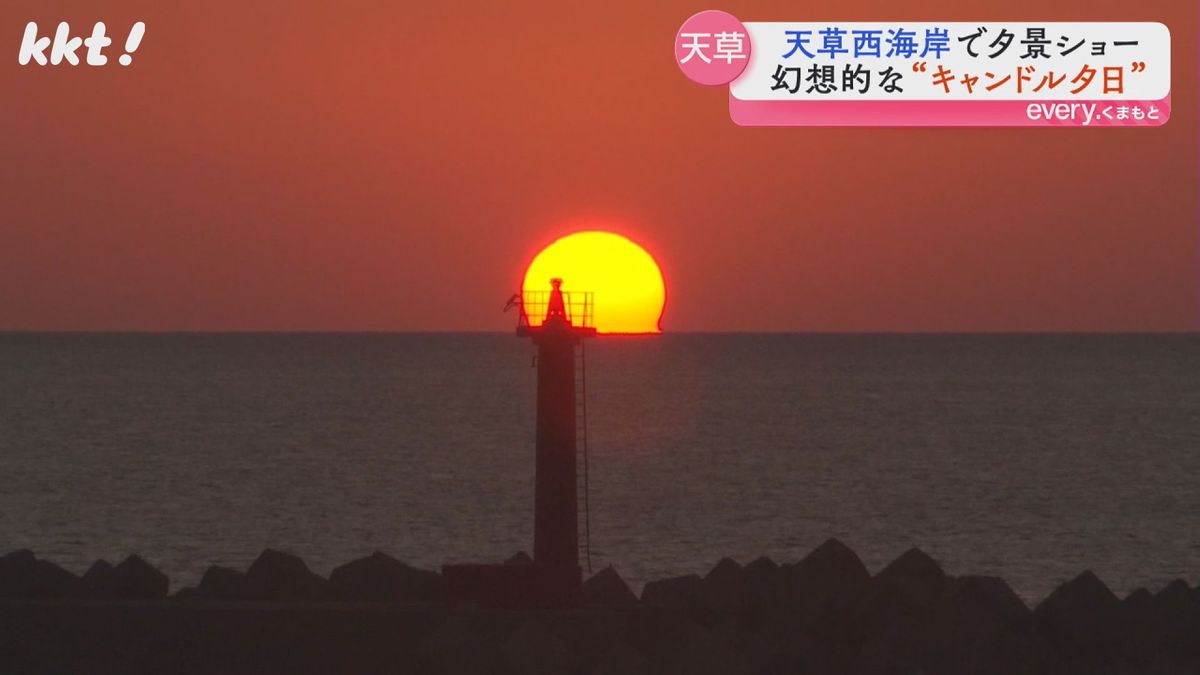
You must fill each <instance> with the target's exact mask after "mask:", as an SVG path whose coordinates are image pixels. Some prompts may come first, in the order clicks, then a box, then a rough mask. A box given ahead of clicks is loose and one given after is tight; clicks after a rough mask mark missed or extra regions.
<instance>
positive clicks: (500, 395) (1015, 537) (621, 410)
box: [0, 333, 1200, 604]
mask: <svg viewBox="0 0 1200 675" xmlns="http://www.w3.org/2000/svg"><path fill="white" fill-rule="evenodd" d="M584 360H585V365H584V368H585V372H586V397H587V449H588V487H589V489H588V505H589V514H588V515H589V518H588V521H589V525H590V527H589V529H590V536H589V540H590V542H589V543H590V547H589V548H590V564H591V566H592V567H593V569H599V568H600V567H602V566H605V565H613V566H614V567H615V568H616V569H617V571H618V572H619V573H620V574H621V575H622V576H623V577H624V578H625V579H626V580H627V581H628V582H629V583H630V585H631V586H633V588H634V589H635V591H636V590H637V589H638V588H639V587H640V586H641V585H642V584H643V583H644V582H646V581H648V580H652V579H657V578H663V577H667V576H674V575H683V574H689V573H698V574H704V573H706V572H707V571H708V570H709V569H711V568H712V566H713V565H715V564H716V562H717V561H718V560H719V559H721V558H723V557H731V558H733V559H734V560H737V561H739V562H741V563H749V562H751V561H752V560H754V559H755V558H757V557H759V556H764V555H765V556H769V557H770V558H771V559H773V560H775V561H776V562H779V563H784V562H794V561H796V560H799V559H800V558H802V557H803V556H804V555H806V554H807V553H808V552H809V551H811V550H812V549H813V548H815V547H816V546H818V545H819V544H821V543H822V542H823V541H824V540H825V539H827V538H829V537H837V538H838V539H841V540H842V541H843V542H845V543H846V544H847V545H849V546H850V547H851V548H853V549H854V550H855V551H857V552H858V554H859V555H860V556H861V557H862V559H863V561H864V562H865V563H866V565H867V567H868V569H870V570H871V571H872V572H875V571H878V570H880V569H881V568H883V567H884V566H885V565H887V563H888V562H890V561H891V560H893V559H895V558H896V557H897V556H899V555H900V554H901V553H903V552H904V551H905V550H907V549H909V548H911V547H918V548H920V549H922V550H923V551H925V552H926V553H928V554H929V555H931V556H932V557H933V558H934V559H936V560H937V561H939V562H940V563H941V565H942V566H943V568H944V569H945V570H946V572H947V573H950V574H988V575H998V576H1002V577H1004V578H1005V579H1006V580H1007V581H1008V582H1009V584H1010V585H1011V586H1012V587H1013V588H1014V589H1015V590H1016V591H1017V592H1018V594H1020V595H1021V596H1022V597H1023V598H1024V599H1025V600H1026V601H1027V602H1029V603H1030V604H1035V603H1036V602H1037V601H1039V600H1040V599H1041V598H1043V597H1044V596H1045V595H1046V594H1048V593H1049V592H1050V591H1051V590H1053V589H1054V588H1055V587H1056V586H1057V585H1059V584H1061V583H1062V582H1064V581H1067V580H1069V579H1071V578H1072V577H1074V576H1076V575H1077V574H1079V573H1080V572H1082V571H1084V570H1088V569H1090V570H1092V571H1094V572H1095V573H1096V574H1097V575H1099V576H1100V578H1101V579H1102V580H1103V581H1104V582H1105V583H1107V584H1108V585H1109V586H1110V587H1111V588H1112V589H1113V590H1114V591H1115V592H1117V593H1118V594H1119V595H1123V594H1125V593H1128V592H1129V591H1131V590H1133V589H1135V588H1137V587H1147V588H1149V589H1151V590H1157V589H1158V588H1161V587H1162V586H1164V585H1166V584H1167V583H1168V582H1170V581H1171V580H1173V579H1175V578H1183V579H1185V580H1187V581H1188V582H1189V583H1190V584H1195V583H1196V582H1197V581H1200V335H1186V334H1174V335H1172V334H1163V335H1125V334H1122V335H1078V334H1030V335H1023V334H996V335H941V334H939V335H909V334H881V335H865V334H853V335H836V334H681V333H675V334H672V333H668V334H664V335H659V336H642V337H632V336H627V337H617V336H603V337H599V338H596V339H592V340H588V341H587V344H586V353H585V356H584ZM533 363H534V362H533V348H532V346H531V345H530V344H529V343H528V341H525V340H520V339H517V338H516V337H514V336H513V335H511V334H507V333H506V334H500V333H475V334H137V333H135V334H83V333H80V334H70V333H63V334H37V333H8V334H0V481H2V485H3V488H2V489H0V552H4V551H9V550H14V549H19V548H29V549H32V550H33V551H34V552H35V553H36V554H37V555H38V556H39V557H41V558H45V559H48V560H51V561H53V562H55V563H57V564H59V565H61V566H63V567H65V568H67V569H69V570H71V571H73V572H76V573H82V572H83V571H84V570H86V569H87V567H88V566H89V565H90V564H91V563H92V562H93V561H94V560H96V559H98V558H104V559H107V560H109V561H113V562H115V561H117V560H120V559H122V558H124V557H125V556H126V555H128V554H130V553H137V554H139V555H141V556H142V557H144V558H146V559H147V560H149V561H150V562H152V563H153V564H155V565H157V566H158V567H160V568H161V569H162V570H163V571H164V572H166V573H167V574H168V575H170V577H171V580H172V587H173V588H174V589H178V588H181V587H185V586H188V585H192V584H195V583H196V582H197V581H198V580H199V579H200V576H201V575H202V574H203V572H204V570H205V568H206V567H208V566H209V565H214V564H219V565H225V566H231V567H235V568H242V569H244V568H245V567H247V566H248V565H249V564H250V562H251V561H252V560H253V559H254V558H255V557H256V556H257V555H258V553H259V552H260V551H261V550H262V549H263V548H265V547H273V548H277V549H282V550H286V551H290V552H293V553H295V554H297V555H299V556H301V557H302V558H303V559H304V560H305V561H306V562H307V564H308V565H309V566H310V567H311V568H312V569H313V570H314V571H316V572H318V573H321V574H328V573H329V572H330V570H331V569H332V568H334V567H336V566H337V565H340V564H343V563H345V562H347V561H349V560H351V559H354V558H357V557H360V556H363V555H367V554H369V553H371V552H372V551H375V550H380V551H383V552H385V553H388V554H389V555H392V556H395V557H397V558H399V559H401V560H404V561H405V562H407V563H409V564H412V565H415V566H419V567H425V568H430V569H437V568H438V567H440V565H442V564H443V563H447V562H494V561H500V560H503V559H505V558H508V557H509V556H511V555H513V554H514V553H515V552H517V551H519V550H524V551H529V550H531V547H532V538H533V516H532V510H533V451H534V445H533V442H534V420H535V410H534V395H535V384H536V382H535V372H536V371H535V370H534V369H533V368H532V366H533Z"/></svg>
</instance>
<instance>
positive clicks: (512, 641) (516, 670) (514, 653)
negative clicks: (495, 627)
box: [500, 622, 575, 675]
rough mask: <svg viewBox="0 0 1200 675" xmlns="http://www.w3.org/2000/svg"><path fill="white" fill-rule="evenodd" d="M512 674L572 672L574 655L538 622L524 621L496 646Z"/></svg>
mask: <svg viewBox="0 0 1200 675" xmlns="http://www.w3.org/2000/svg"><path fill="white" fill-rule="evenodd" d="M500 657H501V659H502V661H503V663H504V664H505V665H506V666H507V669H506V671H505V672H507V673H511V674H512V675H559V674H560V673H570V672H574V661H575V659H574V654H572V652H571V650H570V648H568V646H567V644H566V643H565V642H563V640H562V639H561V638H560V637H558V636H557V635H555V634H553V633H551V632H550V631H548V630H546V628H545V627H544V626H542V625H541V623H539V622H525V623H523V624H521V625H520V626H518V627H517V630H516V631H514V632H513V634H512V635H510V636H509V637H508V639H507V640H505V641H504V643H503V644H502V645H501V647H500Z"/></svg>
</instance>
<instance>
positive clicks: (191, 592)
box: [176, 565, 268, 600]
mask: <svg viewBox="0 0 1200 675" xmlns="http://www.w3.org/2000/svg"><path fill="white" fill-rule="evenodd" d="M176 597H178V598H203V599H207V600H266V599H268V598H267V597H266V593H265V591H263V590H262V589H261V587H259V586H258V585H256V584H255V583H254V582H252V581H251V580H250V579H249V577H247V576H246V575H245V574H244V573H242V572H239V571H237V570H235V569H230V568H228V567H221V566H219V565H211V566H210V567H209V568H208V569H206V570H204V576H203V577H201V578H200V583H199V584H198V585H196V587H195V588H185V589H183V590H181V591H179V593H177V594H176Z"/></svg>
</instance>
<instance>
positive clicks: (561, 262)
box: [521, 230, 666, 333]
mask: <svg viewBox="0 0 1200 675" xmlns="http://www.w3.org/2000/svg"><path fill="white" fill-rule="evenodd" d="M552 278H560V279H562V280H563V285H562V287H563V290H564V291H568V292H569V291H590V292H592V293H594V294H595V295H594V302H595V317H594V324H595V327H596V329H597V331H598V332H600V333H659V332H661V330H662V329H661V327H660V325H659V322H660V320H661V319H662V313H663V305H664V303H665V302H666V285H665V284H664V283H663V275H662V270H660V269H659V267H658V263H657V262H655V260H654V258H653V257H652V256H651V255H650V254H649V253H647V252H646V250H645V249H643V248H642V247H641V246H638V245H637V244H635V243H634V242H632V241H630V240H629V239H627V238H625V237H623V236H621V235H619V234H614V233H612V232H602V231H597V230H593V231H586V232H576V233H574V234H569V235H567V236H565V237H562V238H561V239H558V240H556V241H555V242H554V243H552V244H550V245H549V246H547V247H546V248H544V249H542V251H541V253H538V254H537V256H536V257H535V258H534V259H533V262H531V263H530V264H529V268H528V269H527V270H526V271H525V279H524V280H523V282H522V284H521V290H522V291H523V292H526V293H528V292H530V291H549V290H550V279H552Z"/></svg>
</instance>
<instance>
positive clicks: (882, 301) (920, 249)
mask: <svg viewBox="0 0 1200 675" xmlns="http://www.w3.org/2000/svg"><path fill="white" fill-rule="evenodd" d="M1033 6H1035V5H1034V4H1032V3H1022V2H1016V3H1014V2H998V1H996V0H989V1H987V2H984V1H975V2H971V1H969V0H968V1H965V2H964V1H962V0H924V1H921V2H911V3H885V2H880V1H879V0H860V1H859V2H856V3H849V2H845V1H844V0H837V1H834V0H814V1H812V2H805V3H797V2H794V1H791V2H734V1H727V2H724V3H723V4H720V5H706V4H696V3H694V2H692V3H685V2H653V3H651V2H644V1H641V0H639V1H637V2H633V1H625V2H612V1H608V2H596V3H587V4H584V3H565V2H541V3H521V2H517V3H495V2H484V1H478V2H462V3H450V2H426V3H420V4H417V5H414V6H404V4H403V3H399V2H389V1H386V0H347V1H343V2H332V1H329V2H311V1H305V0H288V1H282V0H269V1H251V0H239V1H237V2H234V1H232V0H210V1H207V2H199V1H198V0H137V1H134V0H88V1H86V2H84V1H82V0H74V1H72V2H62V1H56V0H6V1H5V2H4V3H3V5H2V6H0V48H3V49H4V50H7V51H8V53H9V56H8V57H6V58H4V59H3V60H2V65H0V103H2V105H0V153H2V154H0V160H2V161H0V207H2V208H3V214H4V215H3V218H2V219H0V329H71V330H107V329H136V330H493V329H507V328H508V327H509V326H510V324H511V322H512V320H513V319H512V316H511V315H502V314H500V311H499V310H500V307H501V306H502V305H503V303H504V300H505V298H506V297H507V296H508V294H509V293H510V292H511V291H512V290H513V289H514V288H515V287H516V285H517V283H518V282H519V279H520V276H521V273H522V272H523V269H522V265H523V263H524V262H525V261H527V260H528V259H529V258H531V257H532V255H533V254H534V253H535V252H536V250H537V249H538V248H539V247H540V246H542V245H544V244H546V243H549V242H550V241H551V240H553V239H554V238H555V237H556V236H557V235H560V234H563V233H565V232H566V231H568V230H569V229H571V227H572V225H581V226H586V227H596V226H605V225H607V226H609V227H613V228H616V229H617V230H619V231H621V232H623V233H625V234H627V235H628V236H630V237H632V238H633V239H635V240H637V241H639V242H640V243H642V244H643V245H644V246H646V247H647V248H648V249H649V250H650V251H651V252H652V253H654V254H655V255H656V256H657V257H658V258H659V259H660V262H661V263H662V266H663V268H664V272H665V274H666V277H667V284H668V296H669V300H668V306H667V312H666V316H665V318H664V321H663V327H664V328H665V329H666V330H802V331H808V330H819V331H843V330H845V331H858V330H884V331H893V330H894V331H944V330H950V331H976V330H979V331H992V330H1118V331H1126V330H1195V329H1197V328H1200V321H1198V318H1197V317H1198V309H1197V308H1198V305H1200V302H1198V297H1197V287H1198V284H1197V280H1198V275H1197V270H1198V267H1197V250H1198V242H1197V197H1196V188H1197V179H1198V176H1197V122H1196V121H1197V110H1196V95H1195V85H1196V82H1197V73H1196V65H1195V64H1196V60H1197V59H1196V55H1197V45H1196V26H1197V14H1196V3H1194V2H1189V1H1186V0H1146V1H1144V2H1139V3H1129V2H1127V1H1121V2H1117V1H1115V0H1061V1H1053V0H1051V1H1048V2H1044V3H1037V4H1036V7H1037V9H1036V10H1034V9H1029V7H1033ZM709 7H719V8H721V9H726V10H728V11H730V12H732V13H734V14H735V15H737V16H738V17H739V18H741V19H743V20H747V21H753V20H798V21H799V20H825V19H843V20H937V19H942V20H976V19H983V20H989V19H990V20H1047V21H1054V20H1059V21H1069V20H1148V21H1162V22H1164V23H1166V24H1167V25H1168V26H1169V27H1170V29H1171V31H1172V36H1173V45H1172V48H1173V71H1174V72H1173V84H1172V88H1173V92H1172V103H1173V113H1172V119H1171V121H1170V122H1169V123H1168V124H1167V125H1166V126H1165V127H1161V128H1158V129H983V130H963V129H918V130H913V129H833V130H829V129H799V128H798V129H743V128H738V127H735V126H734V125H733V124H732V123H731V122H730V121H729V119H728V115H727V111H726V108H725V98H724V97H725V95H726V94H725V91H724V90H722V89H704V88H702V87H699V86H696V85H693V84H691V83H689V82H688V81H687V80H686V79H685V78H684V77H683V76H682V75H681V74H680V73H679V71H678V69H677V68H676V66H675V64H674V63H673V61H672V55H671V41H672V39H673V37H674V34H675V31H676V29H677V28H678V26H679V24H680V23H681V22H682V21H683V19H685V18H686V17H687V16H688V15H690V14H691V13H693V12H694V11H697V10H699V9H707V8H709ZM60 19H66V20H68V21H71V22H72V24H73V26H74V27H76V32H77V33H78V32H83V30H82V28H83V27H84V26H87V27H89V28H90V25H91V24H92V23H93V22H95V21H96V20H103V21H105V22H106V23H107V24H108V26H109V32H110V34H111V35H113V36H114V37H115V39H116V43H117V46H120V45H121V44H123V42H124V36H125V34H126V33H127V31H128V28H129V26H130V25H132V23H133V22H134V21H135V20H138V19H141V20H144V21H145V22H146V24H147V32H146V38H145V40H144V41H143V44H142V47H141V49H140V50H139V51H138V52H137V54H136V55H135V60H134V64H133V66H132V67H131V68H121V67H120V66H116V65H115V64H113V65H110V66H106V67H103V68H87V67H78V68H69V67H58V68H36V67H20V66H18V65H17V62H16V58H15V56H16V53H17V50H18V47H19V46H20V39H21V34H22V32H23V30H24V25H25V22H26V21H29V20H36V21H38V22H39V24H44V25H46V26H53V25H54V24H55V23H56V22H57V21H58V20H60ZM89 32H90V31H89ZM3 45H7V46H3ZM119 53H120V51H116V52H115V53H112V54H111V55H110V59H112V60H114V61H115V57H116V56H117V55H118V54H119ZM485 61H486V62H487V65H486V66H485V67H481V66H479V65H477V64H479V63H483V62H485ZM730 181H732V183H731V184H732V186H733V189H732V190H729V189H727V188H726V187H725V186H726V184H728V183H730Z"/></svg>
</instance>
